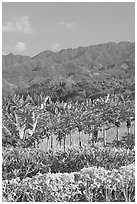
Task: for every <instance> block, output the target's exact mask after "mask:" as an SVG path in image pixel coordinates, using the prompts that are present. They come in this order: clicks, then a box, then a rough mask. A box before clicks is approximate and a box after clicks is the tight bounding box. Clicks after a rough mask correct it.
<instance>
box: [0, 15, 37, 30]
mask: <svg viewBox="0 0 137 204" xmlns="http://www.w3.org/2000/svg"><path fill="white" fill-rule="evenodd" d="M2 31H3V32H6V33H8V32H23V33H26V34H31V33H33V30H32V27H31V24H30V22H29V16H21V17H20V18H16V17H15V18H14V19H13V20H12V21H8V22H6V23H5V24H4V25H2Z"/></svg>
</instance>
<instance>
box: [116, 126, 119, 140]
mask: <svg viewBox="0 0 137 204" xmlns="http://www.w3.org/2000/svg"><path fill="white" fill-rule="evenodd" d="M116 140H117V142H118V141H119V127H117V135H116Z"/></svg>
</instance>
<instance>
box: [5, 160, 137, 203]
mask: <svg viewBox="0 0 137 204" xmlns="http://www.w3.org/2000/svg"><path fill="white" fill-rule="evenodd" d="M3 198H4V200H6V201H9V202H12V201H13V202H72V201H73V202H74V201H77V202H84V201H85V202H87V201H90V202H98V201H111V202H114V201H129V202H131V201H135V165H134V164H132V165H129V166H125V167H121V168H120V169H118V170H117V169H113V170H112V171H110V170H106V169H104V168H101V167H99V168H97V167H90V168H84V169H82V170H81V171H80V172H73V173H70V174H68V173H64V174H62V173H57V174H50V173H48V174H44V175H41V174H38V175H36V176H35V177H33V178H25V179H23V180H20V179H19V178H16V179H12V180H5V181H3Z"/></svg>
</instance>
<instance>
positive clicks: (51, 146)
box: [50, 135, 53, 149]
mask: <svg viewBox="0 0 137 204" xmlns="http://www.w3.org/2000/svg"><path fill="white" fill-rule="evenodd" d="M50 147H51V149H53V136H52V135H51V146H50Z"/></svg>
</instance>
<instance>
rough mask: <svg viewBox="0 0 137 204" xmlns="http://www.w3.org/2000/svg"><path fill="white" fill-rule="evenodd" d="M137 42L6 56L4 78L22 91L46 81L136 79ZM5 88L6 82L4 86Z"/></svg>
mask: <svg viewBox="0 0 137 204" xmlns="http://www.w3.org/2000/svg"><path fill="white" fill-rule="evenodd" d="M134 66H135V43H130V42H120V43H113V42H109V43H104V44H99V45H94V46H89V47H79V48H76V49H63V50H61V51H60V52H57V53H54V52H52V51H49V50H47V51H44V52H41V53H39V54H38V55H36V56H34V57H29V56H21V55H13V54H9V55H5V56H2V74H3V75H2V76H3V79H4V80H6V81H7V83H10V84H14V85H15V86H19V87H20V88H28V87H30V86H32V85H34V84H38V85H39V84H41V83H42V82H44V80H49V81H52V82H53V81H55V82H56V81H58V82H59V81H61V80H66V79H68V81H72V83H77V82H81V81H83V80H84V81H87V82H88V83H92V82H93V81H102V80H105V79H108V78H113V77H115V78H119V77H123V78H128V77H131V76H134ZM3 86H5V83H3Z"/></svg>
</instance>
